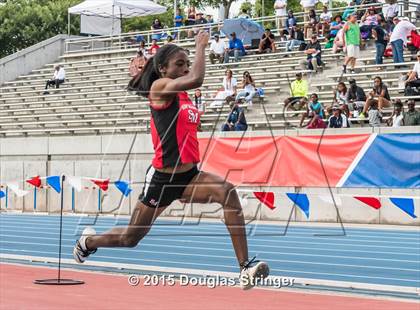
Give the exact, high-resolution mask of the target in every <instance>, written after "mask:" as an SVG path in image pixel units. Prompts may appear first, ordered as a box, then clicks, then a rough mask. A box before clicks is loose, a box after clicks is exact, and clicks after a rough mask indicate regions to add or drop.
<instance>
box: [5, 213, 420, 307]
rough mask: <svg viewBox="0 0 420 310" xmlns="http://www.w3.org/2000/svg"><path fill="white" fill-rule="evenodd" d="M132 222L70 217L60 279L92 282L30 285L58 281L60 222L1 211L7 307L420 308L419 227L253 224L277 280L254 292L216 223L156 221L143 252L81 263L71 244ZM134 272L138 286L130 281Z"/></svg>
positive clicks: (257, 245) (101, 253)
mask: <svg viewBox="0 0 420 310" xmlns="http://www.w3.org/2000/svg"><path fill="white" fill-rule="evenodd" d="M127 222H128V219H126V218H120V219H116V218H113V217H103V216H102V217H98V218H97V219H96V221H95V218H94V217H83V216H65V217H64V219H63V240H62V259H63V264H62V265H63V267H64V270H63V272H62V277H64V278H75V279H81V280H84V281H85V282H86V284H84V285H80V286H67V287H64V286H61V287H53V286H40V285H35V284H32V281H33V280H35V279H42V278H54V277H56V269H54V268H52V267H54V266H56V263H57V258H58V253H57V252H58V236H59V228H60V227H59V217H58V216H43V215H24V214H6V213H2V214H1V215H0V255H1V260H2V264H1V265H0V266H1V270H0V271H1V274H0V281H1V283H0V284H1V289H0V296H1V298H0V309H29V308H30V309H57V308H60V309H68V308H72V307H74V306H78V307H80V306H81V305H83V306H82V308H86V309H87V308H90V309H121V308H122V307H127V306H130V307H132V308H133V307H134V309H137V308H139V309H140V308H142V309H150V308H153V309H171V308H172V309H200V308H201V309H216V308H217V309H281V308H285V307H286V308H290V309H327V308H332V309H355V308H359V309H369V310H372V309H376V308H377V309H381V310H384V309H419V308H420V306H419V292H420V291H419V289H418V288H419V284H420V234H419V230H418V229H416V228H414V229H413V228H410V229H408V228H407V229H404V228H402V227H401V228H392V229H388V228H386V229H384V228H382V229H381V228H368V227H367V226H366V228H364V227H363V228H359V227H358V228H354V227H352V228H346V232H347V234H346V235H345V236H340V235H339V234H340V233H341V229H340V227H339V226H338V224H336V225H334V227H332V226H328V227H327V226H307V225H304V226H299V225H292V226H291V227H289V229H288V231H287V234H284V232H285V225H284V224H283V225H274V224H261V223H257V222H253V223H249V224H248V225H247V232H248V242H249V252H250V256H253V255H254V254H257V255H258V259H260V260H264V261H266V262H267V263H268V264H269V266H270V275H271V276H272V277H270V279H269V280H270V281H268V282H266V283H264V284H265V285H262V286H260V287H258V288H255V289H253V290H251V291H242V290H240V289H239V288H238V287H237V286H233V285H232V284H234V283H233V282H230V281H233V279H235V278H236V277H237V276H238V267H237V262H236V258H235V254H234V252H233V248H232V246H231V241H230V237H229V234H228V232H227V229H226V227H225V225H224V224H223V223H221V222H216V221H214V222H208V221H207V222H205V221H201V222H200V223H198V222H197V221H190V220H188V221H180V220H158V221H157V222H156V224H155V225H154V226H153V228H152V229H151V231H150V233H149V234H148V235H147V236H146V237H145V238H144V239H143V240H142V241H141V242H140V244H139V245H138V246H137V247H136V248H132V249H126V248H109V249H100V250H98V251H97V252H96V253H95V254H94V255H93V256H92V257H91V258H90V259H89V260H88V261H87V262H86V264H83V265H76V264H75V263H74V261H73V258H72V250H73V246H74V243H75V240H76V239H77V238H78V237H79V235H80V233H81V231H82V230H83V228H84V227H85V226H87V225H93V226H94V228H95V229H96V231H97V232H99V233H100V232H103V231H106V230H108V229H110V228H111V227H114V226H118V225H125V224H127ZM316 234H322V235H323V236H316ZM327 235H329V236H327ZM129 274H131V275H133V277H134V278H137V279H138V280H139V283H138V285H136V286H133V285H129V284H128V278H129V276H128V275H129ZM203 274H205V275H207V279H208V278H209V277H210V278H213V280H214V279H215V278H216V277H218V280H219V282H217V283H216V287H215V288H210V286H209V284H210V285H212V283H213V284H214V283H215V282H209V281H202V282H199V284H197V281H199V280H197V279H199V278H201V279H203V277H202V275H203ZM158 275H159V277H158ZM133 277H132V278H130V280H133ZM280 277H282V279H280ZM174 279H175V282H171V281H173V280H174ZM181 280H182V281H181ZM195 280H196V281H195ZM224 280H226V281H228V280H229V281H228V283H229V284H226V283H227V282H224ZM147 282H148V283H147ZM136 284H137V283H136ZM290 284H293V285H290ZM355 293H356V294H355ZM133 303H134V304H135V306H133Z"/></svg>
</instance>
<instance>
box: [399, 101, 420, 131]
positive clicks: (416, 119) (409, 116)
mask: <svg viewBox="0 0 420 310" xmlns="http://www.w3.org/2000/svg"><path fill="white" fill-rule="evenodd" d="M407 105H408V110H407V112H404V113H403V115H404V126H418V125H420V112H419V111H417V110H416V104H415V100H408V103H407Z"/></svg>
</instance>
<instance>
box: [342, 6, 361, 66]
mask: <svg viewBox="0 0 420 310" xmlns="http://www.w3.org/2000/svg"><path fill="white" fill-rule="evenodd" d="M343 31H344V44H345V47H346V48H347V56H346V58H345V59H344V64H343V73H346V72H347V65H348V64H350V66H351V69H350V73H355V71H354V67H355V65H356V59H357V58H359V51H360V42H361V37H360V28H359V25H358V24H357V17H356V15H355V14H352V15H350V16H349V17H348V21H347V23H346V25H345V26H344V28H343Z"/></svg>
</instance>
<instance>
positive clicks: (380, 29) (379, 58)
mask: <svg viewBox="0 0 420 310" xmlns="http://www.w3.org/2000/svg"><path fill="white" fill-rule="evenodd" d="M385 28H386V24H385V21H384V20H381V21H380V23H379V25H377V26H375V27H373V29H372V36H373V37H374V38H375V46H376V58H375V63H376V64H377V65H382V64H383V63H384V62H383V59H384V53H385V48H386V46H387V45H388V41H389V36H388V33H387V31H386V29H385ZM377 69H378V70H382V69H381V68H380V67H378V68H377Z"/></svg>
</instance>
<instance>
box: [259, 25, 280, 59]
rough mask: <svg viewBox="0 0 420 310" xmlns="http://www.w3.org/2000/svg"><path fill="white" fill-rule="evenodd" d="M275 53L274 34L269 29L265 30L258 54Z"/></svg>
mask: <svg viewBox="0 0 420 310" xmlns="http://www.w3.org/2000/svg"><path fill="white" fill-rule="evenodd" d="M275 51H276V42H275V41H274V34H272V33H271V30H270V29H269V28H267V29H265V32H264V33H263V35H262V37H261V40H260V44H259V46H258V52H259V53H271V52H275Z"/></svg>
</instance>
